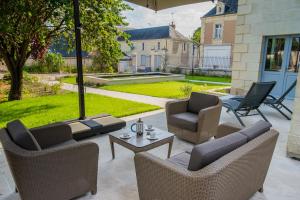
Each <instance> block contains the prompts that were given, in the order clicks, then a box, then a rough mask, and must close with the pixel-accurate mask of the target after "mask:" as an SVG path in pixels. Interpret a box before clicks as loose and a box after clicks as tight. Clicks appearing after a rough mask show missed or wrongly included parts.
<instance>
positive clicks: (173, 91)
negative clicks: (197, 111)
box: [100, 81, 224, 99]
mask: <svg viewBox="0 0 300 200" xmlns="http://www.w3.org/2000/svg"><path fill="white" fill-rule="evenodd" d="M184 85H190V86H192V88H193V89H192V90H193V91H194V92H203V91H207V90H212V89H216V88H224V85H212V84H203V83H197V84H196V83H188V82H184V81H182V82H180V81H170V82H160V83H144V84H123V85H110V86H102V87H100V88H101V89H105V90H113V91H119V92H127V93H133V94H143V95H148V96H154V97H164V98H172V99H173V98H174V99H179V98H184V94H183V93H182V91H181V90H180V88H181V87H182V86H184Z"/></svg>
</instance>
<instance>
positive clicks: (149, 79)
mask: <svg viewBox="0 0 300 200" xmlns="http://www.w3.org/2000/svg"><path fill="white" fill-rule="evenodd" d="M184 79H185V77H184V75H181V74H175V75H174V74H170V75H162V76H155V75H153V76H151V74H149V75H148V76H141V77H128V78H120V79H118V78H114V79H105V78H99V77H95V76H85V77H84V80H85V82H86V83H90V84H97V85H119V84H133V83H156V82H164V81H178V80H184Z"/></svg>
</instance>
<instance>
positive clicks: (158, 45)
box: [157, 42, 160, 50]
mask: <svg viewBox="0 0 300 200" xmlns="http://www.w3.org/2000/svg"><path fill="white" fill-rule="evenodd" d="M157 49H158V50H160V42H158V43H157Z"/></svg>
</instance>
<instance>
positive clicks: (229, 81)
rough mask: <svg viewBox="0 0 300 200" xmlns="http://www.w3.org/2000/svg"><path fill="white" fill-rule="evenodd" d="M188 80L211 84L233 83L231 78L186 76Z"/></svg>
mask: <svg viewBox="0 0 300 200" xmlns="http://www.w3.org/2000/svg"><path fill="white" fill-rule="evenodd" d="M185 79H186V80H197V81H211V82H222V83H231V77H229V76H225V77H216V76H191V75H186V76H185Z"/></svg>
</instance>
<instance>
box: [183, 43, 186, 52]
mask: <svg viewBox="0 0 300 200" xmlns="http://www.w3.org/2000/svg"><path fill="white" fill-rule="evenodd" d="M185 50H186V44H185V43H183V51H185Z"/></svg>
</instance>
